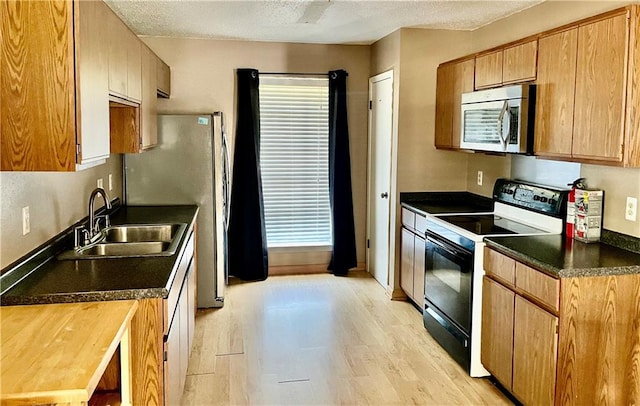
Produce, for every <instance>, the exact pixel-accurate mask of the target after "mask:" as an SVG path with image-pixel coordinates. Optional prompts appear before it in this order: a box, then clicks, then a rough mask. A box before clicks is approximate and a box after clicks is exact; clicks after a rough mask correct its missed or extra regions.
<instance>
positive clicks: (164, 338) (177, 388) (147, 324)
mask: <svg viewBox="0 0 640 406" xmlns="http://www.w3.org/2000/svg"><path fill="white" fill-rule="evenodd" d="M194 246H195V233H192V234H191V236H190V237H189V240H188V241H187V243H186V244H185V249H184V252H183V253H182V257H181V258H180V260H179V261H180V262H179V264H178V269H177V271H176V276H175V279H174V281H173V282H172V284H171V288H170V289H169V294H168V297H167V298H165V299H162V298H154V299H143V300H139V301H138V302H139V306H138V311H137V312H136V315H135V316H134V317H133V320H132V321H131V335H132V339H131V353H132V364H133V366H132V370H133V373H132V375H133V391H132V392H133V404H134V405H179V404H180V401H181V399H182V392H183V390H184V384H185V380H186V375H187V365H188V362H189V355H190V350H191V344H192V342H193V331H194V326H195V297H196V292H195V289H196V284H195V278H196V275H195V269H196V267H195V259H194Z"/></svg>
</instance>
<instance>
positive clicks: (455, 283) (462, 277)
mask: <svg viewBox="0 0 640 406" xmlns="http://www.w3.org/2000/svg"><path fill="white" fill-rule="evenodd" d="M426 250H427V252H426V264H425V268H426V269H425V270H426V273H425V298H426V299H427V300H428V301H429V302H430V303H431V304H432V305H433V306H434V307H436V308H437V309H439V310H440V311H441V312H442V313H444V315H445V316H447V317H448V318H449V319H451V321H453V322H454V323H455V324H457V325H458V326H459V327H460V328H462V329H463V330H465V331H466V332H469V331H470V328H471V283H472V275H473V256H472V255H471V254H469V253H468V252H462V251H456V249H455V247H447V246H442V245H441V244H440V243H438V242H434V241H433V240H431V239H428V240H427V244H426Z"/></svg>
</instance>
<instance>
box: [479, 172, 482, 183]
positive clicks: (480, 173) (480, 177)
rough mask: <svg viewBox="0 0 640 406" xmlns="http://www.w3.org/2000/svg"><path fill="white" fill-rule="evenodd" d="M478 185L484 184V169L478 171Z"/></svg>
mask: <svg viewBox="0 0 640 406" xmlns="http://www.w3.org/2000/svg"><path fill="white" fill-rule="evenodd" d="M478 186H482V171H478Z"/></svg>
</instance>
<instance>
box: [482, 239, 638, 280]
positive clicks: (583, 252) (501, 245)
mask: <svg viewBox="0 0 640 406" xmlns="http://www.w3.org/2000/svg"><path fill="white" fill-rule="evenodd" d="M631 238H632V237H631ZM484 241H485V243H486V245H487V246H488V247H491V248H495V249H496V250H497V251H500V252H502V253H503V254H505V255H508V256H510V257H512V258H514V259H516V260H518V261H520V262H523V263H525V264H527V265H530V266H532V267H534V268H536V269H539V270H541V271H543V272H546V273H547V274H549V275H551V276H553V277H556V278H573V277H582V276H602V275H624V274H637V273H640V254H639V253H636V252H633V251H631V250H626V249H622V248H618V247H615V246H613V245H609V244H605V243H602V242H600V243H590V244H586V243H583V242H580V241H575V240H567V239H566V238H565V236H563V235H540V236H517V237H486V238H485V239H484Z"/></svg>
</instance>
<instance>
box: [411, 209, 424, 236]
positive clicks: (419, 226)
mask: <svg viewBox="0 0 640 406" xmlns="http://www.w3.org/2000/svg"><path fill="white" fill-rule="evenodd" d="M414 216H415V224H416V226H415V229H416V233H418V234H420V236H422V237H424V233H425V232H426V231H427V216H423V215H422V214H418V213H415V214H414Z"/></svg>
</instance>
